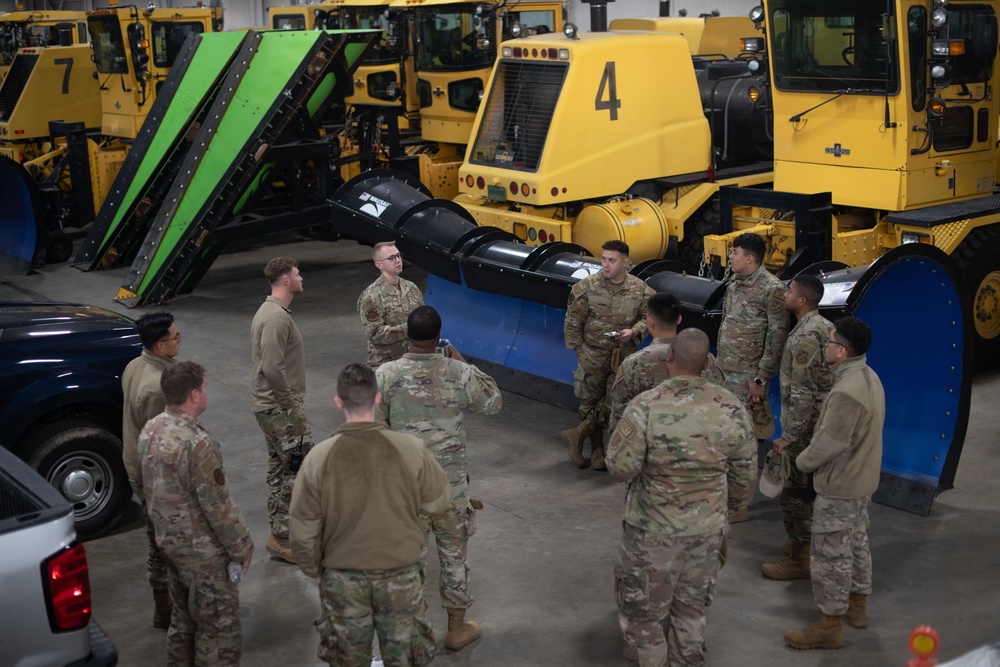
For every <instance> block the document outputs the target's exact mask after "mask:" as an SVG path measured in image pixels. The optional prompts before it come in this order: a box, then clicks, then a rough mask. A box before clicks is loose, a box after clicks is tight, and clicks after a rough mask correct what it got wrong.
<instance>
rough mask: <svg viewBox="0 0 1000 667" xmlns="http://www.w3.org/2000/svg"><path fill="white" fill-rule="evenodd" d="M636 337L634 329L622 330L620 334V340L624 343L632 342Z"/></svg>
mask: <svg viewBox="0 0 1000 667" xmlns="http://www.w3.org/2000/svg"><path fill="white" fill-rule="evenodd" d="M634 335H635V331H633V330H632V329H622V330H621V331H619V332H618V340H619V341H620V342H622V343H627V342H628V341H630V340H632V336H634Z"/></svg>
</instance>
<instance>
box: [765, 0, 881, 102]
mask: <svg viewBox="0 0 1000 667" xmlns="http://www.w3.org/2000/svg"><path fill="white" fill-rule="evenodd" d="M770 9H771V20H772V30H771V52H772V54H773V59H774V72H775V77H774V83H775V85H776V86H777V87H778V89H779V90H785V91H803V92H841V91H844V90H846V89H848V88H849V89H851V90H852V91H854V92H859V93H871V94H883V95H884V94H886V93H888V94H893V93H896V92H898V91H899V72H898V69H899V68H898V62H899V57H898V48H897V46H896V39H895V33H896V30H895V17H894V16H891V15H888V14H886V11H885V9H886V8H885V5H884V4H883V3H877V2H871V0H840V1H838V2H827V1H826V0H809V1H807V2H802V1H801V0H796V1H795V2H789V1H788V0H778V1H777V2H773V3H771V4H770Z"/></svg>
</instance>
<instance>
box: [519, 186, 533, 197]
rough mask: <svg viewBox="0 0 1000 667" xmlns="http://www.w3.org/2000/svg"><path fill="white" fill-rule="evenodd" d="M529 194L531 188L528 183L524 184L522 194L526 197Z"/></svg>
mask: <svg viewBox="0 0 1000 667" xmlns="http://www.w3.org/2000/svg"><path fill="white" fill-rule="evenodd" d="M529 192H531V188H529V187H528V184H527V183H522V184H521V194H522V195H524V196H525V197H527V196H528V193H529Z"/></svg>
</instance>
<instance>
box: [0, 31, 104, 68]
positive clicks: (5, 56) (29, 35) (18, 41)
mask: <svg viewBox="0 0 1000 667" xmlns="http://www.w3.org/2000/svg"><path fill="white" fill-rule="evenodd" d="M80 25H81V26H82V25H83V24H82V23H81V24H80ZM75 29H76V25H75V24H73V23H72V22H68V21H67V22H63V23H58V24H50V25H38V24H36V23H32V22H30V21H17V22H14V21H8V22H5V23H0V65H9V64H10V63H11V61H12V60H14V56H15V55H17V50H18V49H23V48H26V47H31V46H59V44H60V43H61V42H60V37H59V31H60V30H69V31H70V39H71V41H72V42H74V43H79V42H83V41H85V39H83V38H82V36H80V35H73V34H72V33H73V31H74V30H75ZM80 32H81V33H83V32H84V31H83V30H81V31H80Z"/></svg>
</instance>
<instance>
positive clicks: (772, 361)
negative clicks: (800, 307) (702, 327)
mask: <svg viewBox="0 0 1000 667" xmlns="http://www.w3.org/2000/svg"><path fill="white" fill-rule="evenodd" d="M766 252H767V245H766V244H765V243H764V239H763V237H761V236H760V235H759V234H753V233H750V232H746V233H744V234H740V235H739V236H737V237H736V238H735V239H734V240H733V247H732V250H730V252H729V267H730V270H731V271H732V276H731V277H730V278H729V284H728V285H727V286H726V295H725V297H723V300H722V324H720V325H719V338H718V345H717V348H718V349H717V352H718V362H719V368H720V369H721V370H722V374H723V376H724V377H725V380H726V389H728V390H729V391H731V392H733V393H734V394H736V396H737V397H738V398H739V399H740V400H743V401H745V402H747V403H748V404H751V403H766V402H767V398H766V393H767V386H768V385H769V384H770V382H771V379H772V378H773V377H774V376H775V375H776V374H777V372H778V367H779V363H780V361H781V351H782V350H783V349H784V347H785V339H786V338H787V337H788V311H786V310H785V285H784V283H782V282H781V281H780V280H778V279H777V278H775V277H774V276H773V275H771V274H770V273H769V272H768V270H767V269H766V268H764V254H765V253H766ZM766 409H767V410H768V412H769V411H770V410H769V408H766ZM749 518H750V512H749V508H745V509H744V510H743V511H741V512H736V511H734V510H732V508H731V509H730V513H729V523H739V522H741V521H746V520H747V519H749Z"/></svg>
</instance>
